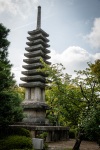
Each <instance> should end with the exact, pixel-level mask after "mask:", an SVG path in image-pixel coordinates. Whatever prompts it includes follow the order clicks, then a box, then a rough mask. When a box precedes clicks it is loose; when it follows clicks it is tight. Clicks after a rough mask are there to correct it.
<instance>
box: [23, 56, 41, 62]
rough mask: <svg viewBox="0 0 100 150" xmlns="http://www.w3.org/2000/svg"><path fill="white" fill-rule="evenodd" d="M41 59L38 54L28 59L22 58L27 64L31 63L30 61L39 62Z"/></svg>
mask: <svg viewBox="0 0 100 150" xmlns="http://www.w3.org/2000/svg"><path fill="white" fill-rule="evenodd" d="M41 59H42V57H41V56H39V57H34V58H30V59H23V62H25V63H27V64H32V63H37V62H40V60H41Z"/></svg>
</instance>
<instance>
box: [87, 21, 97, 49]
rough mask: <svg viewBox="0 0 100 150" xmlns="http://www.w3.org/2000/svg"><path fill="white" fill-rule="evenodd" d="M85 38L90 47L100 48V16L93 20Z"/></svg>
mask: <svg viewBox="0 0 100 150" xmlns="http://www.w3.org/2000/svg"><path fill="white" fill-rule="evenodd" d="M86 39H87V40H88V42H89V43H90V44H91V46H92V47H94V48H100V18H96V19H95V20H94V23H93V27H92V29H91V32H90V34H88V35H87V36H86Z"/></svg>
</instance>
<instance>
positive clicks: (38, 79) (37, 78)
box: [20, 75, 45, 83]
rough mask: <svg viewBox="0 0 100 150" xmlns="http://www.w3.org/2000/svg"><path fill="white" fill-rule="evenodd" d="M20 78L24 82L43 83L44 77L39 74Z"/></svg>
mask: <svg viewBox="0 0 100 150" xmlns="http://www.w3.org/2000/svg"><path fill="white" fill-rule="evenodd" d="M20 79H21V80H22V81H25V82H32V81H33V82H34V81H41V82H43V83H45V77H43V76H41V75H37V76H27V77H21V78H20Z"/></svg>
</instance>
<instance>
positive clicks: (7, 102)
mask: <svg viewBox="0 0 100 150" xmlns="http://www.w3.org/2000/svg"><path fill="white" fill-rule="evenodd" d="M9 31H10V30H9V29H6V27H4V26H3V24H0V125H9V124H11V123H14V122H15V121H20V120H21V119H22V116H23V115H22V108H21V107H20V103H21V98H20V96H19V94H18V93H17V92H16V91H15V87H16V82H15V80H14V75H13V74H12V73H11V67H12V64H11V63H10V61H9V60H8V47H9V44H10V42H9V41H8V40H7V36H8V33H9Z"/></svg>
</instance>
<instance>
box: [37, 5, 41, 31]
mask: <svg viewBox="0 0 100 150" xmlns="http://www.w3.org/2000/svg"><path fill="white" fill-rule="evenodd" d="M40 28H41V6H38V13H37V29H40Z"/></svg>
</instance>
